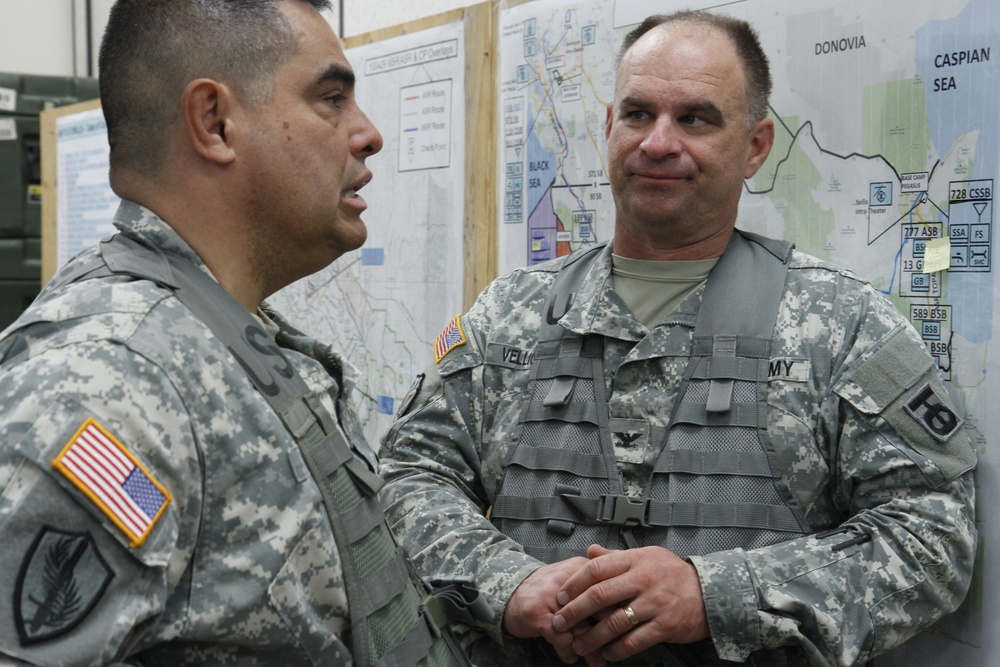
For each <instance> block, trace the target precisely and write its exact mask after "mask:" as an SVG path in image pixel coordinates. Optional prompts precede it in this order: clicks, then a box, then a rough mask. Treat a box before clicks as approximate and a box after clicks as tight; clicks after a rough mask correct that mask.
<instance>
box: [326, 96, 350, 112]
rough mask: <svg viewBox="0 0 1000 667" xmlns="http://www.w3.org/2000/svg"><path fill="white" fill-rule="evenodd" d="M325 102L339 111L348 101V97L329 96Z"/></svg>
mask: <svg viewBox="0 0 1000 667" xmlns="http://www.w3.org/2000/svg"><path fill="white" fill-rule="evenodd" d="M323 100H324V101H325V102H329V103H330V104H332V105H333V106H334V107H336V108H338V109H339V108H340V105H341V104H343V103H344V102H346V101H347V95H344V94H343V93H336V94H333V95H328V96H327V97H324V98H323Z"/></svg>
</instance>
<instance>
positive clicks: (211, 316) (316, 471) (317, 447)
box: [53, 233, 468, 667]
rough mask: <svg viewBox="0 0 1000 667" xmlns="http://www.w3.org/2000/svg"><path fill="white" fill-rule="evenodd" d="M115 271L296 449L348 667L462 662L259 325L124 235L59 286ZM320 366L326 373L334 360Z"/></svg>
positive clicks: (338, 435)
mask: <svg viewBox="0 0 1000 667" xmlns="http://www.w3.org/2000/svg"><path fill="white" fill-rule="evenodd" d="M112 274H116V275H128V276H133V277H136V278H140V279H146V280H152V281H154V282H156V283H157V284H159V285H161V286H163V287H165V288H167V289H170V290H171V291H173V293H174V295H175V296H176V297H177V298H178V299H179V300H180V301H181V302H182V303H183V304H184V305H185V306H186V307H187V308H188V309H190V310H191V312H192V313H194V315H195V316H196V317H197V318H198V319H199V320H201V321H202V322H203V323H205V324H206V325H207V326H208V327H209V328H210V329H211V330H212V332H213V333H214V334H215V335H216V336H217V337H218V338H219V339H220V340H221V341H222V342H223V343H224V344H225V345H227V346H228V348H229V352H230V353H231V354H232V355H233V356H234V357H235V358H236V360H237V361H238V362H239V363H240V365H241V366H242V367H243V369H244V371H245V372H246V374H247V377H248V378H249V379H250V380H251V382H253V384H254V386H255V387H256V388H257V390H258V391H259V392H260V395H261V396H262V397H263V398H264V399H266V400H267V402H268V403H269V404H270V406H271V408H272V409H273V410H274V411H275V413H276V414H277V415H278V416H279V417H280V418H281V421H282V423H283V424H284V426H285V427H286V428H287V430H288V432H289V433H290V434H291V436H292V438H293V439H294V440H295V441H296V443H297V444H298V446H299V448H300V450H301V452H302V455H303V458H304V459H305V461H306V464H307V465H308V467H309V470H310V472H311V473H312V475H313V477H314V479H315V480H316V481H317V484H318V486H319V488H320V491H321V493H322V496H323V503H324V505H325V507H326V511H327V515H328V516H329V520H330V525H331V527H332V529H333V534H334V537H335V538H336V541H337V548H338V550H339V552H340V558H341V564H342V568H343V576H344V581H345V586H346V589H347V599H348V604H349V606H350V612H351V641H352V652H353V659H354V664H356V665H365V666H369V665H370V666H376V667H397V666H398V667H402V666H404V665H420V666H427V667H431V666H437V665H449V666H451V665H467V664H468V661H467V660H466V659H465V658H464V656H462V654H461V652H460V650H459V649H458V648H457V645H456V644H455V643H454V640H453V639H452V638H451V636H450V635H449V634H442V632H441V631H440V630H439V629H438V627H437V625H436V624H435V618H433V617H432V615H431V614H430V613H429V612H428V609H427V607H426V606H425V605H424V604H423V599H422V598H423V596H422V595H421V594H420V593H419V592H418V590H417V585H416V584H415V582H414V579H413V577H412V576H411V573H410V571H409V567H408V564H407V562H406V561H405V559H404V557H403V554H402V552H401V550H400V549H399V548H398V546H397V545H396V543H395V541H394V539H393V537H392V535H391V534H390V532H389V528H388V526H387V524H386V521H385V516H384V514H383V512H382V509H381V505H380V504H379V502H378V498H377V494H378V491H379V489H380V488H381V486H382V480H381V478H379V477H378V475H376V474H375V473H373V472H372V471H371V470H370V469H369V467H368V465H367V464H366V463H365V462H364V461H363V460H361V459H359V458H358V457H357V456H356V455H355V453H354V451H353V450H352V449H351V446H350V444H349V443H348V442H347V440H346V438H345V436H344V435H343V433H342V431H341V429H340V427H339V425H338V423H337V421H336V418H335V417H334V416H333V415H331V414H330V412H329V411H328V410H327V409H325V408H324V407H323V406H322V404H321V403H320V402H319V401H318V399H316V397H315V396H313V395H312V394H311V392H310V391H309V388H308V386H307V385H306V383H305V381H304V380H302V378H301V377H299V375H298V373H296V372H295V371H294V369H293V367H292V366H291V364H290V363H289V362H288V361H287V359H286V358H285V355H284V353H283V352H282V351H281V348H279V347H278V346H277V345H276V344H275V342H274V341H272V340H271V338H270V336H268V334H267V333H266V332H265V331H264V329H263V328H262V327H261V326H260V324H259V323H258V322H257V320H255V319H254V318H253V317H252V316H251V315H250V313H249V312H247V310H246V309H245V308H243V307H242V306H241V305H240V304H239V303H238V302H237V301H236V300H235V299H233V298H232V297H231V296H230V295H229V294H228V293H227V292H226V291H225V290H224V289H223V288H222V286H221V285H219V284H218V283H217V282H215V281H214V280H213V279H212V278H211V277H210V276H208V275H207V274H206V273H205V272H203V271H201V270H200V269H199V268H198V267H197V266H195V265H194V264H193V263H191V262H190V261H188V260H186V259H184V258H183V257H179V256H176V255H173V254H165V253H163V252H162V251H161V250H158V249H155V248H152V247H149V246H147V245H145V244H144V242H142V241H140V240H139V239H136V238H133V237H131V236H129V235H127V234H125V233H119V234H117V235H115V236H113V237H112V238H111V239H109V240H106V241H104V242H102V244H101V253H100V256H99V257H97V258H95V260H94V261H93V262H91V263H89V264H85V265H83V266H82V267H80V268H79V270H77V271H73V272H72V273H70V274H68V275H65V276H63V277H61V278H60V279H59V283H58V285H66V284H69V283H72V282H76V281H81V280H86V279H89V278H96V277H104V276H108V275H112ZM53 286H57V285H56V283H53ZM295 338H296V337H295V336H289V335H287V334H285V335H284V338H283V337H282V335H279V341H281V342H282V343H283V344H286V345H287V346H288V347H291V348H292V349H297V346H296V340H295ZM299 343H300V344H301V339H300V340H299ZM299 351H301V352H303V353H307V354H308V352H309V350H303V349H299ZM310 356H312V355H310ZM317 360H318V361H320V363H323V365H324V366H326V367H327V368H328V369H330V367H331V364H332V363H333V362H332V360H329V359H323V358H319V359H317ZM336 371H337V373H338V374H339V369H336ZM434 611H435V614H434V617H437V619H438V620H442V619H443V618H444V617H445V616H447V615H448V614H446V613H442V612H441V604H440V603H435V604H434ZM446 611H447V610H446Z"/></svg>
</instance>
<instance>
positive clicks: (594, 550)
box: [587, 544, 614, 560]
mask: <svg viewBox="0 0 1000 667" xmlns="http://www.w3.org/2000/svg"><path fill="white" fill-rule="evenodd" d="M610 553H614V551H613V550H611V549H605V548H604V547H602V546H601V545H600V544H591V545H590V546H589V547H587V558H590V559H591V560H593V559H594V558H599V557H600V556H607V555H608V554H610Z"/></svg>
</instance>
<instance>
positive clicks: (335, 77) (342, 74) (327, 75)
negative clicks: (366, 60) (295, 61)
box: [316, 64, 354, 88]
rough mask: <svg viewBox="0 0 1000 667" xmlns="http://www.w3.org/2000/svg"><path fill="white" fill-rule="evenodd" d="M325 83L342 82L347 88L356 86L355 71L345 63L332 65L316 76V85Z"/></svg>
mask: <svg viewBox="0 0 1000 667" xmlns="http://www.w3.org/2000/svg"><path fill="white" fill-rule="evenodd" d="M325 83H340V84H343V85H344V87H345V88H354V71H353V70H351V69H350V68H348V67H344V66H343V65H337V64H334V65H330V66H329V67H327V68H326V69H325V70H323V72H322V73H321V74H320V75H319V76H318V77H316V85H318V86H320V85H323V84H325Z"/></svg>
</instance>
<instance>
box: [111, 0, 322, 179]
mask: <svg viewBox="0 0 1000 667" xmlns="http://www.w3.org/2000/svg"><path fill="white" fill-rule="evenodd" d="M293 1H299V2H307V3H308V4H310V5H312V6H313V7H315V8H316V9H318V10H322V9H329V8H330V0H293ZM297 47H298V45H297V43H296V40H295V36H294V34H293V33H292V31H291V28H290V27H289V26H288V23H287V22H286V21H285V18H284V16H283V15H282V14H281V12H280V11H279V9H278V6H277V4H276V0H117V2H115V4H114V6H113V7H112V8H111V14H110V17H109V19H108V24H107V28H106V29H105V31H104V39H103V40H102V42H101V50H100V56H99V59H98V65H99V68H100V71H99V75H100V90H101V105H102V108H103V110H104V118H105V121H106V122H107V125H108V142H109V143H110V145H111V171H112V176H113V175H114V172H115V170H116V169H128V170H135V171H138V172H141V173H145V174H147V175H152V174H155V172H156V168H157V167H158V166H159V164H160V160H161V158H162V156H163V154H164V152H165V150H166V148H167V147H166V143H165V142H166V136H167V134H166V131H165V130H166V128H167V127H168V126H169V125H171V124H172V123H174V122H175V121H176V120H177V119H178V118H179V116H180V98H181V93H182V92H183V90H184V87H185V86H187V84H188V83H190V82H191V81H193V80H194V79H197V78H199V77H207V78H211V79H215V80H217V81H222V82H224V83H227V84H229V85H231V86H232V87H233V88H234V89H235V90H236V91H237V92H238V93H239V94H240V95H241V96H243V98H244V99H245V100H246V101H247V102H248V103H250V104H259V103H263V102H264V101H266V100H267V99H268V98H269V96H270V93H271V89H272V83H273V76H272V75H273V73H274V72H275V70H276V69H277V68H278V66H279V65H280V64H281V63H282V62H284V61H285V60H286V59H287V58H288V57H289V56H291V55H292V54H294V53H295V51H296V49H297Z"/></svg>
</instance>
